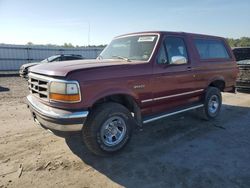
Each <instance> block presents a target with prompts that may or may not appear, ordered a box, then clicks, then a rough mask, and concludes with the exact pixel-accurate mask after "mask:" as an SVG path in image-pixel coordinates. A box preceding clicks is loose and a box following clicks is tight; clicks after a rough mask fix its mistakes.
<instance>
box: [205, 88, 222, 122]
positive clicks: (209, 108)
mask: <svg viewBox="0 0 250 188" xmlns="http://www.w3.org/2000/svg"><path fill="white" fill-rule="evenodd" d="M221 104H222V97H221V92H220V90H219V89H218V88H216V87H208V88H207V91H206V94H205V98H204V107H203V108H202V109H201V113H202V118H203V119H205V120H210V119H214V118H216V117H217V116H218V115H219V113H220V109H221Z"/></svg>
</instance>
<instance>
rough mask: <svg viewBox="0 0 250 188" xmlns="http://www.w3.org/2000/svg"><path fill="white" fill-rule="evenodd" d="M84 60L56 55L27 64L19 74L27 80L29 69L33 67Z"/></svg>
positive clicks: (80, 57)
mask: <svg viewBox="0 0 250 188" xmlns="http://www.w3.org/2000/svg"><path fill="white" fill-rule="evenodd" d="M79 59H84V58H83V57H82V56H81V55H75V54H69V55H54V56H51V57H48V58H46V59H44V60H42V61H40V62H33V63H26V64H23V65H22V66H21V67H20V70H19V74H20V76H21V77H23V78H27V75H28V69H29V68H30V67H32V66H35V65H38V64H40V63H50V62H57V61H70V60H79Z"/></svg>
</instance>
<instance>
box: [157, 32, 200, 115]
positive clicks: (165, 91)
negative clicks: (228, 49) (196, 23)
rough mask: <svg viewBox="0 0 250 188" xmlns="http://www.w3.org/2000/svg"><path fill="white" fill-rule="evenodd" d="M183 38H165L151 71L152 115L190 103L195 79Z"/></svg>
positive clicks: (192, 99)
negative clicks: (152, 88)
mask: <svg viewBox="0 0 250 188" xmlns="http://www.w3.org/2000/svg"><path fill="white" fill-rule="evenodd" d="M186 46H187V45H186V41H185V38H184V37H182V36H172V35H171V36H165V38H164V40H163V41H162V44H161V48H160V50H159V52H158V57H157V60H156V62H155V63H154V68H153V80H152V81H153V87H154V90H153V91H154V92H153V97H154V98H153V108H152V111H153V113H160V112H165V111H168V110H172V109H173V108H177V107H181V106H183V105H185V104H189V103H192V102H193V101H194V100H197V98H196V97H195V98H193V95H192V93H191V94H188V93H189V92H192V91H193V90H194V77H193V71H192V62H191V61H190V59H189V56H188V49H187V47H186Z"/></svg>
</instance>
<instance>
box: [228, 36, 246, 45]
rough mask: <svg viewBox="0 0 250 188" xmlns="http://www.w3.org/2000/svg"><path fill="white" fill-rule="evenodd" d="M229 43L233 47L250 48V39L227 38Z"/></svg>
mask: <svg viewBox="0 0 250 188" xmlns="http://www.w3.org/2000/svg"><path fill="white" fill-rule="evenodd" d="M227 41H228V43H229V45H230V46H231V47H250V37H241V38H238V39H233V38H227Z"/></svg>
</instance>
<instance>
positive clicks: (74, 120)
mask: <svg viewBox="0 0 250 188" xmlns="http://www.w3.org/2000/svg"><path fill="white" fill-rule="evenodd" d="M27 105H28V108H29V109H30V111H31V113H32V116H33V118H34V120H35V122H36V123H38V124H40V125H41V126H42V127H44V128H47V129H50V130H57V131H80V130H82V127H83V124H84V122H85V120H86V118H87V116H88V113H89V112H88V111H77V112H72V111H68V110H62V109H57V108H52V107H49V106H47V105H45V104H43V103H41V102H39V101H38V100H37V99H36V98H35V97H34V96H32V95H28V96H27Z"/></svg>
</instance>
